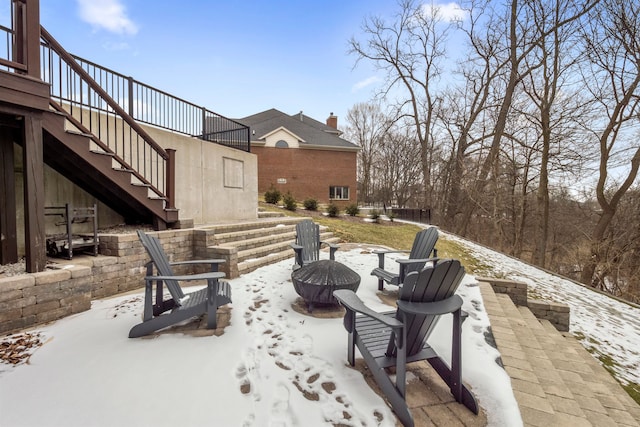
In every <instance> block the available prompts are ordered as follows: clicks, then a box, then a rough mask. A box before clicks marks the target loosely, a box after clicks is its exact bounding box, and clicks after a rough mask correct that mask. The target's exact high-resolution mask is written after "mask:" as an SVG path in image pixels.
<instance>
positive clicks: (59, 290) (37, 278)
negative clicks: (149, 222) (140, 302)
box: [0, 230, 200, 333]
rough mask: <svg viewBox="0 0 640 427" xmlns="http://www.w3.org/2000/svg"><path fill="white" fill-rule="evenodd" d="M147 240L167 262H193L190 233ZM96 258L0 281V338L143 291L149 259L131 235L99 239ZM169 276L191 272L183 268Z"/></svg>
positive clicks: (83, 258) (177, 232)
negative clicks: (157, 241) (159, 246)
mask: <svg viewBox="0 0 640 427" xmlns="http://www.w3.org/2000/svg"><path fill="white" fill-rule="evenodd" d="M149 234H151V235H154V236H156V237H158V238H159V239H160V241H161V242H162V246H163V247H164V249H165V251H166V252H167V254H168V256H169V259H170V260H171V261H185V260H190V259H193V257H194V252H196V251H195V250H194V248H193V230H168V231H158V232H152V233H149ZM99 252H100V255H99V256H98V257H91V256H76V257H74V259H73V260H70V261H64V262H63V261H62V260H60V261H59V262H58V260H56V262H55V264H54V266H55V267H56V268H49V269H47V270H45V271H43V272H39V273H33V274H22V275H17V276H11V277H4V278H0V333H7V332H12V331H15V330H19V329H25V328H28V327H31V326H35V325H38V324H43V323H47V322H50V321H53V320H58V319H61V318H63V317H66V316H69V315H71V314H75V313H80V312H82V311H85V310H88V309H89V308H91V300H93V299H98V298H107V297H111V296H114V295H118V294H122V293H124V292H128V291H133V290H140V291H142V290H143V289H144V276H145V275H146V268H145V265H146V264H147V262H148V261H149V257H148V256H147V254H146V252H145V250H144V248H143V247H142V244H141V243H140V240H139V239H138V236H137V235H136V234H118V235H116V234H112V235H111V234H107V235H101V236H100V250H99ZM199 252H200V251H199ZM175 272H176V274H187V273H190V272H191V271H190V270H189V267H185V266H183V267H180V268H176V269H175Z"/></svg>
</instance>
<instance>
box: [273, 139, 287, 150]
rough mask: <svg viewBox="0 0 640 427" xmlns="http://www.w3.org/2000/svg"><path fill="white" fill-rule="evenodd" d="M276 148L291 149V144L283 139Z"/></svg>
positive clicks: (277, 143)
mask: <svg viewBox="0 0 640 427" xmlns="http://www.w3.org/2000/svg"><path fill="white" fill-rule="evenodd" d="M276 148H289V144H287V141H284V140H282V139H281V140H280V141H278V142H276Z"/></svg>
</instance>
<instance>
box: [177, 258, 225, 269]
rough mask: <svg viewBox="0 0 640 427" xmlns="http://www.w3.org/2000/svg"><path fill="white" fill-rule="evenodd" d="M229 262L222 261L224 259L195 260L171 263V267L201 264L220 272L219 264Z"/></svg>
mask: <svg viewBox="0 0 640 427" xmlns="http://www.w3.org/2000/svg"><path fill="white" fill-rule="evenodd" d="M225 262H227V260H225V259H222V258H217V259H194V260H189V261H175V262H170V263H169V265H200V264H207V265H209V266H210V268H211V271H212V272H215V271H218V264H223V263H225Z"/></svg>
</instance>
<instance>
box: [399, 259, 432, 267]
mask: <svg viewBox="0 0 640 427" xmlns="http://www.w3.org/2000/svg"><path fill="white" fill-rule="evenodd" d="M438 260H439V258H422V259H411V258H402V259H397V260H396V262H397V263H398V264H401V265H409V264H418V263H424V262H431V261H433V262H437V261H438Z"/></svg>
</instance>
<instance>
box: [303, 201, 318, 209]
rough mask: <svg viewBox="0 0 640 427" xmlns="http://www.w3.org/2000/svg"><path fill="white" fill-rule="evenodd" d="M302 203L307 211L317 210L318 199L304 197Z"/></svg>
mask: <svg viewBox="0 0 640 427" xmlns="http://www.w3.org/2000/svg"><path fill="white" fill-rule="evenodd" d="M302 205H303V206H304V208H305V209H306V210H309V211H316V210H318V201H317V200H316V199H305V200H304V202H302Z"/></svg>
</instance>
